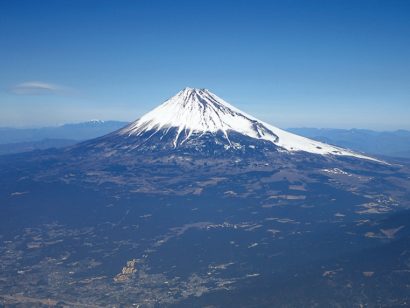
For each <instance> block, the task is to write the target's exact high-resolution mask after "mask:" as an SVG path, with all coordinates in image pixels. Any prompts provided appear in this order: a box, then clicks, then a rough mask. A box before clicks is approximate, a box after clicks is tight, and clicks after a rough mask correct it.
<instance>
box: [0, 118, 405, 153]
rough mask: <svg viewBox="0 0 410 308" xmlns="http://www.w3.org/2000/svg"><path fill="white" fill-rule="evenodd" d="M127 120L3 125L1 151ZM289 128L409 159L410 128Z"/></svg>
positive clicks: (80, 136) (65, 142) (93, 132)
mask: <svg viewBox="0 0 410 308" xmlns="http://www.w3.org/2000/svg"><path fill="white" fill-rule="evenodd" d="M128 124H129V123H128V122H124V121H99V120H94V121H88V122H82V123H72V124H64V125H61V126H55V127H42V128H9V127H3V128H0V154H11V153H20V152H28V151H32V150H42V149H47V148H60V147H64V146H69V145H73V144H75V143H77V142H79V141H84V140H88V139H93V138H96V137H100V136H103V135H106V134H108V133H111V132H113V131H115V130H118V129H120V128H122V127H124V126H126V125H128ZM288 131H290V132H293V133H295V134H298V135H301V136H304V137H308V138H311V139H315V140H318V141H321V142H324V143H328V144H332V145H336V146H340V147H344V148H349V149H352V150H354V151H359V152H363V153H368V154H375V155H384V156H391V157H403V158H410V131H408V130H396V131H373V130H367V129H333V128H290V129H288Z"/></svg>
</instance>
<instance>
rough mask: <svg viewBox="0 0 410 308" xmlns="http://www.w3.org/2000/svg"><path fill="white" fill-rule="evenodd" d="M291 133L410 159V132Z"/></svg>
mask: <svg viewBox="0 0 410 308" xmlns="http://www.w3.org/2000/svg"><path fill="white" fill-rule="evenodd" d="M288 130H289V131H291V132H293V133H296V134H299V135H302V136H305V137H308V138H312V139H315V140H319V141H322V142H325V143H329V144H334V145H337V146H340V147H344V148H349V149H352V150H355V151H360V152H364V153H368V154H376V155H385V156H392V157H405V158H410V131H408V130H396V131H381V132H379V131H373V130H368V129H332V128H290V129H288Z"/></svg>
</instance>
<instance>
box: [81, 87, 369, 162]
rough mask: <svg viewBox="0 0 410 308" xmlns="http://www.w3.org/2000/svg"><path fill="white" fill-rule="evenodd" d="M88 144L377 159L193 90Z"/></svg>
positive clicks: (131, 148) (125, 148) (108, 147)
mask: <svg viewBox="0 0 410 308" xmlns="http://www.w3.org/2000/svg"><path fill="white" fill-rule="evenodd" d="M87 144H88V146H89V147H91V146H93V147H96V148H100V149H103V148H105V149H106V150H109V151H112V150H115V151H127V152H150V153H152V152H153V151H166V152H191V153H196V154H204V153H205V154H208V155H209V154H213V155H218V154H219V155H226V154H227V153H230V154H232V153H234V154H236V155H237V154H239V153H242V154H249V155H253V154H257V155H260V154H262V153H267V152H283V153H290V154H291V153H293V152H306V153H311V154H319V155H326V156H332V155H334V156H349V157H355V158H360V159H367V160H373V161H377V159H374V158H371V157H368V156H365V155H362V154H359V153H355V152H353V151H350V150H347V149H343V148H340V147H336V146H331V145H328V144H325V143H322V142H318V141H314V140H311V139H308V138H305V137H301V136H298V135H295V134H292V133H289V132H287V131H284V130H282V129H279V128H277V127H274V126H272V125H270V124H267V123H265V122H263V121H261V120H258V119H257V118H255V117H253V116H251V115H249V114H247V113H245V112H243V111H241V110H239V109H237V108H236V107H234V106H232V105H231V104H229V103H228V102H226V101H224V100H223V99H221V98H220V97H218V96H216V95H215V94H213V93H212V92H210V91H209V90H207V89H195V88H185V89H183V90H182V91H180V92H178V93H177V94H176V95H175V96H173V97H171V98H170V99H168V100H166V101H165V102H164V103H163V104H161V105H160V106H158V107H156V108H155V109H153V110H152V111H150V112H148V113H147V114H145V115H143V116H142V117H141V118H139V119H138V120H136V121H134V122H132V123H131V124H129V125H127V126H126V127H124V128H122V129H120V130H118V131H116V132H114V133H113V134H109V135H107V136H104V137H102V138H99V139H97V140H93V141H91V142H88V143H87Z"/></svg>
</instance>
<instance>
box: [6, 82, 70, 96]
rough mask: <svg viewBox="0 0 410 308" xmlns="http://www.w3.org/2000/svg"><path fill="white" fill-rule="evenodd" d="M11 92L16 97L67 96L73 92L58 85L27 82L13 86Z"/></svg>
mask: <svg viewBox="0 0 410 308" xmlns="http://www.w3.org/2000/svg"><path fill="white" fill-rule="evenodd" d="M10 92H11V93H13V94H16V95H49V94H59V95H67V94H69V93H70V92H72V91H71V89H70V88H67V87H64V86H60V85H56V84H51V83H46V82H41V81H27V82H23V83H19V84H17V85H15V86H12V87H11V88H10Z"/></svg>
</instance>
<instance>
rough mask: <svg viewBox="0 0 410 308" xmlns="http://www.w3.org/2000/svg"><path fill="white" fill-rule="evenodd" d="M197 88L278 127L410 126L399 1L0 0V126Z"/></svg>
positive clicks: (125, 113)
mask: <svg viewBox="0 0 410 308" xmlns="http://www.w3.org/2000/svg"><path fill="white" fill-rule="evenodd" d="M186 86H190V87H199V88H208V89H210V90H211V91H213V92H214V93H216V94H217V95H219V96H221V97H222V98H224V99H225V100H227V101H229V102H231V103H232V104H234V105H236V106H237V107H238V108H240V109H242V110H244V111H246V112H248V113H251V114H253V115H255V116H257V117H259V118H261V119H263V120H265V121H268V122H270V123H271V124H274V125H277V126H280V127H300V126H310V127H340V128H353V127H356V128H371V129H378V130H391V129H410V1H407V0H403V1H395V0H386V1H378V0H369V1H366V0H355V1H348V0H344V1H341V0H324V1H320V0H312V1H290V0H282V1H268V0H266V1H260V0H256V1H255V0H253V1H250V0H249V1H239V0H236V1H222V0H220V1H216V0H215V1H213V0H208V1H201V0H199V1H193V0H191V1H178V0H175V1H154V0H150V1H148V0H139V1H121V0H120V1H103V0H95V1H91V0H58V1H55V0H53V1H42V0H38V1H20V0H14V1H11V0H5V1H1V2H0V108H1V109H0V110H1V112H0V126H43V125H55V124H60V123H65V122H79V121H84V120H89V119H95V118H98V119H105V120H108V119H117V120H133V119H135V118H137V117H139V116H140V115H142V114H143V113H145V112H146V111H148V110H150V109H152V108H153V107H155V106H156V105H158V104H159V103H161V102H162V101H164V100H165V99H167V98H168V97H170V96H172V95H173V94H175V93H176V92H178V91H179V90H181V89H182V88H184V87H186Z"/></svg>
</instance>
